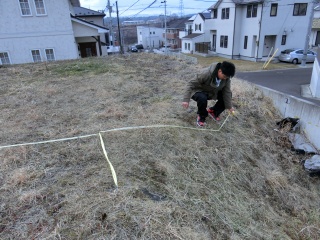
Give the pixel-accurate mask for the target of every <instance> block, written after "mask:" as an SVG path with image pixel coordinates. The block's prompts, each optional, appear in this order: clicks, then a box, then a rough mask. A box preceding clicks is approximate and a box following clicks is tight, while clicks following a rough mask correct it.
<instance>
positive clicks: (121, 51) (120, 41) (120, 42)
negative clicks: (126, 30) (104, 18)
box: [116, 1, 123, 54]
mask: <svg viewBox="0 0 320 240" xmlns="http://www.w3.org/2000/svg"><path fill="white" fill-rule="evenodd" d="M116 8H117V21H118V35H119V40H118V42H119V45H120V53H121V54H122V53H123V50H122V40H121V33H120V22H119V10H118V1H116Z"/></svg>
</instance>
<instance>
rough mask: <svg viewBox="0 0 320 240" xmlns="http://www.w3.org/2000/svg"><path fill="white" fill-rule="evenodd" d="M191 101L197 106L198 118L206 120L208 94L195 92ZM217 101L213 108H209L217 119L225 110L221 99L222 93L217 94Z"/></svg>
mask: <svg viewBox="0 0 320 240" xmlns="http://www.w3.org/2000/svg"><path fill="white" fill-rule="evenodd" d="M191 99H193V100H194V101H196V102H197V106H198V112H197V113H198V114H199V116H200V118H206V117H207V116H208V111H207V106H208V100H210V99H208V94H206V93H205V92H197V93H195V94H194V95H193V96H192V97H191ZM217 100H218V101H217V102H216V104H215V105H214V106H213V107H210V109H212V110H213V111H214V115H215V116H216V117H218V116H219V115H220V114H221V113H222V112H223V111H224V110H225V109H226V108H225V106H224V101H223V97H222V92H221V91H219V92H218V99H217Z"/></svg>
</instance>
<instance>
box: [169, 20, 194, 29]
mask: <svg viewBox="0 0 320 240" xmlns="http://www.w3.org/2000/svg"><path fill="white" fill-rule="evenodd" d="M188 20H189V18H178V19H174V20H171V21H170V22H168V23H167V28H174V29H184V28H185V23H186V22H188Z"/></svg>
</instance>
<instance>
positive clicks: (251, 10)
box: [247, 4, 258, 18]
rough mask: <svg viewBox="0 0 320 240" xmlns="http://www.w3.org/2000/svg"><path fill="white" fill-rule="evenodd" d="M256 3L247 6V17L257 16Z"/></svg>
mask: <svg viewBox="0 0 320 240" xmlns="http://www.w3.org/2000/svg"><path fill="white" fill-rule="evenodd" d="M257 12H258V4H249V5H248V6H247V18H254V17H257Z"/></svg>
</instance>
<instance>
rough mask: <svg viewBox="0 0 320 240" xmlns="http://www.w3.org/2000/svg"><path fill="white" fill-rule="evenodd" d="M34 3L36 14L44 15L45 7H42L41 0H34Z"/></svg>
mask: <svg viewBox="0 0 320 240" xmlns="http://www.w3.org/2000/svg"><path fill="white" fill-rule="evenodd" d="M34 5H35V7H36V12H37V15H46V14H47V13H46V9H45V7H44V2H43V0H34Z"/></svg>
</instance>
